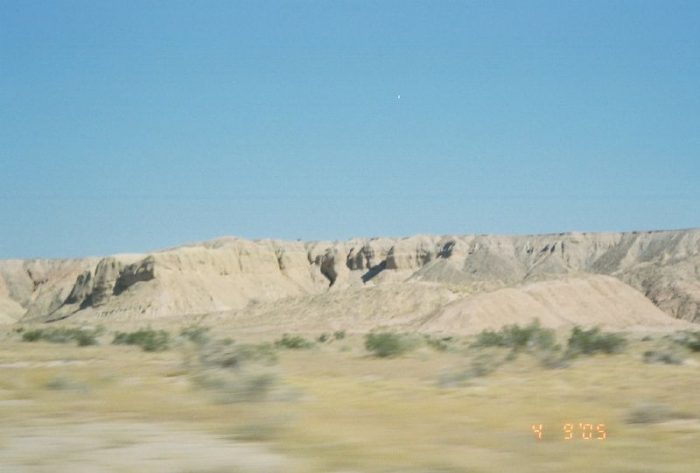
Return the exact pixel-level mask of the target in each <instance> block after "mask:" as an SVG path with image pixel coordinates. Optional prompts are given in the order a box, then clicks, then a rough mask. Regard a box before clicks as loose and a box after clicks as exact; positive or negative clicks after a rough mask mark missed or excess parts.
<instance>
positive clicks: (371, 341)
mask: <svg viewBox="0 0 700 473" xmlns="http://www.w3.org/2000/svg"><path fill="white" fill-rule="evenodd" d="M415 346H416V344H415V341H414V340H411V338H410V337H408V336H407V335H401V334H398V333H392V332H379V333H369V334H367V335H366V336H365V348H366V349H367V351H371V352H372V353H374V355H375V356H378V357H380V358H390V357H395V356H399V355H401V354H403V353H406V352H407V351H410V350H412V349H413V348H415Z"/></svg>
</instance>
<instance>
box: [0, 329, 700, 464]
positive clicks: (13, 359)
mask: <svg viewBox="0 0 700 473" xmlns="http://www.w3.org/2000/svg"><path fill="white" fill-rule="evenodd" d="M179 330H180V329H179V328H176V327H169V331H170V332H171V333H172V336H173V342H172V344H171V347H170V348H169V349H168V350H165V351H161V352H145V351H142V350H141V349H140V348H139V347H136V346H119V345H112V344H111V341H112V338H113V333H111V332H110V331H106V332H104V333H103V334H102V335H101V336H100V338H99V340H100V344H99V345H97V346H86V347H78V346H77V345H76V344H56V343H49V342H45V341H38V342H31V343H30V342H25V341H22V338H21V334H20V333H17V332H15V331H14V330H9V329H8V330H7V331H6V333H4V335H2V338H0V452H1V453H0V471H2V472H3V473H14V472H52V473H63V472H71V473H76V472H101V471H105V472H133V471H148V472H168V473H186V472H201V473H215V472H241V473H245V472H268V473H273V472H292V473H294V472H300V473H301V472H305V473H306V472H310V473H313V472H324V473H326V472H327V473H341V472H344V473H350V472H357V473H360V472H367V473H370V472H371V473H374V472H377V473H379V472H416V473H419V472H420V473H427V472H523V473H530V472H532V473H534V472H538V473H541V472H571V473H575V472H592V471H595V472H598V473H601V472H611V473H612V472H615V473H625V472H628V473H632V472H638V473H642V472H645V473H650V472H659V473H661V472H663V473H673V472H697V471H700V449H699V448H698V445H700V396H698V393H700V354H698V353H695V354H693V353H687V354H686V356H687V358H686V360H685V362H684V363H683V364H680V365H674V364H664V363H651V364H649V363H645V362H644V361H643V359H642V358H643V353H644V352H645V351H647V350H650V349H655V348H658V347H661V346H663V345H664V344H666V343H668V341H667V340H664V339H662V337H661V335H654V336H653V337H646V338H644V339H643V338H642V337H641V336H640V335H639V334H635V335H630V336H629V339H630V343H629V345H628V346H627V348H626V349H625V351H624V352H622V353H620V354H614V355H595V356H586V357H580V358H576V359H575V360H573V361H572V362H571V364H570V365H569V366H567V367H563V368H556V369H547V368H544V367H542V366H541V364H540V363H539V362H538V359H537V356H533V355H532V354H528V353H521V354H519V355H518V356H517V357H516V358H515V359H511V360H507V361H505V358H506V356H507V353H508V352H507V351H506V350H503V349H474V348H470V347H469V344H470V339H469V338H466V337H457V338H454V339H453V340H451V341H450V342H449V344H448V345H449V346H448V347H447V349H446V350H444V351H441V350H436V349H435V348H434V347H431V346H430V345H429V344H423V345H420V346H417V347H416V348H415V349H414V350H412V351H410V352H408V353H406V354H404V355H401V356H399V357H395V358H377V357H374V356H371V354H370V353H368V352H367V350H365V348H364V336H363V335H361V334H348V335H347V336H346V337H344V338H342V339H335V338H334V337H330V339H329V340H328V341H326V342H324V343H319V342H316V343H315V344H314V345H313V346H312V347H311V348H305V349H284V348H274V350H273V351H274V356H275V357H276V359H275V360H273V359H267V360H264V361H259V362H256V363H254V364H251V365H249V366H247V367H245V368H241V367H240V366H239V367H236V368H235V369H234V371H235V370H239V371H236V374H235V375H233V377H230V376H231V375H230V373H224V371H225V370H224V369H223V368H217V369H213V368H210V367H209V368H208V367H204V365H202V364H199V363H198V362H197V361H196V360H197V359H198V358H197V357H198V353H199V352H198V350H200V348H198V347H196V346H195V344H193V343H192V342H190V341H186V340H181V339H177V338H176V335H177V334H178V333H179ZM208 336H209V337H211V338H217V334H216V333H214V332H213V331H210V332H209V333H208ZM226 336H229V335H228V334H227V335H226ZM317 336H318V334H313V335H311V334H308V335H307V336H306V338H307V339H309V340H315V339H316V337H317ZM232 338H234V339H235V341H234V342H233V343H232V344H231V345H232V346H236V344H241V343H253V342H254V343H259V342H265V341H267V342H272V341H274V340H275V339H277V338H279V334H276V335H272V334H269V335H265V334H258V335H254V336H247V337H246V336H242V337H241V339H240V340H239V339H238V338H237V337H236V336H235V334H234V335H233V337H232ZM193 360H194V361H193ZM495 360H504V362H503V364H502V365H500V366H498V367H495V364H496V361H495ZM475 363H476V364H480V366H482V365H489V363H490V364H491V365H492V366H491V367H492V368H494V367H495V368H496V369H495V371H493V372H491V373H486V374H483V375H473V374H472V375H469V374H466V373H470V369H472V368H473V367H474V366H475ZM229 371H230V370H229ZM485 371H489V370H488V369H486V370H485ZM202 372H206V376H205V378H206V379H205V380H204V381H203V379H202V376H201V375H202ZM260 373H262V374H260ZM259 374H260V376H258V375H259ZM217 376H221V379H222V380H224V381H221V382H217V378H216V377H217ZM227 376H228V377H229V378H227ZM256 376H258V377H257V378H256ZM227 380H229V381H230V380H233V381H232V382H233V384H231V382H229V381H227ZM236 380H239V381H240V383H241V385H244V387H243V388H241V389H242V390H243V391H241V389H238V388H236V387H235V382H236ZM232 386H234V387H232ZM569 423H570V424H574V427H575V428H574V431H573V433H572V436H573V438H572V439H571V440H565V439H564V437H565V435H566V433H565V432H564V430H563V428H564V425H565V424H569ZM580 423H581V424H592V425H593V426H598V425H599V424H604V425H605V427H604V428H603V427H600V430H604V431H605V433H606V438H605V439H604V440H602V439H599V438H598V437H600V436H601V435H602V434H598V433H596V432H595V431H594V433H593V435H592V438H591V439H590V440H588V439H584V438H583V434H582V432H581V429H580V427H579V424H580ZM533 424H536V425H539V424H542V425H543V428H544V431H543V432H544V434H543V438H542V440H538V439H537V438H536V435H535V433H534V432H533V430H532V425H533ZM594 429H595V427H594Z"/></svg>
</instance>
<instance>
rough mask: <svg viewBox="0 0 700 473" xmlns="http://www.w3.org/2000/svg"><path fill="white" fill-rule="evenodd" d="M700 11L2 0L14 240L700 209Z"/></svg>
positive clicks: (252, 233)
mask: <svg viewBox="0 0 700 473" xmlns="http://www.w3.org/2000/svg"><path fill="white" fill-rule="evenodd" d="M699 24H700V2H694V1H688V2H674V1H668V2H666V1H664V2H662V1H656V2H645V1H626V2H623V1H591V0H586V1H578V2H575V1H551V2H541V1H512V2H504V1H488V2H487V1H461V2H416V1H381V2H366V1H359V0H358V1H344V2H340V1H330V2H329V1H313V2H312V1H277V2H265V1H249V2H234V1H225V2H213V1H210V2H204V1H201V2H178V1H163V2H144V1H119V2H116V1H114V2H93V1H90V2H87V1H85V2H82V1H64V2H61V1H53V2H42V1H16V2H14V1H8V0H0V222H2V227H1V229H0V258H19V257H22V258H27V257H71V256H84V255H103V254H109V253H115V252H129V251H134V252H137V251H139V252H140V251H150V250H155V249H158V248H162V247H168V246H173V245H177V244H181V243H186V242H191V241H199V240H205V239H209V238H214V237H217V236H221V235H237V236H242V237H248V238H282V239H297V238H302V239H345V238H350V237H356V236H366V237H371V236H377V235H394V236H404V235H411V234H415V233H432V234H447V233H453V234H454V233H456V234H470V233H542V232H560V231H573V230H578V231H622V230H636V229H640V230H642V229H670V228H686V227H697V226H700V208H699V207H700V206H699V204H700V186H699V185H698V183H700V28H698V25H699ZM399 95H400V96H401V98H400V99H399V98H398V96H399Z"/></svg>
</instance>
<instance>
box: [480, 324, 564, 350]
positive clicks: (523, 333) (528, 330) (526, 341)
mask: <svg viewBox="0 0 700 473" xmlns="http://www.w3.org/2000/svg"><path fill="white" fill-rule="evenodd" d="M555 344H556V336H555V334H554V330H551V329H547V328H543V327H541V326H540V323H539V321H537V320H535V321H534V322H532V323H530V324H529V325H527V326H525V327H520V326H519V325H508V326H506V327H503V328H501V329H500V330H499V331H497V332H496V331H493V330H484V331H483V332H481V333H480V334H479V335H477V338H476V341H475V342H474V343H473V345H472V346H474V347H502V348H510V349H512V350H515V351H520V350H524V349H530V350H532V349H550V348H552V347H554V345H555Z"/></svg>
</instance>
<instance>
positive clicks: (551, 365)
mask: <svg viewBox="0 0 700 473" xmlns="http://www.w3.org/2000/svg"><path fill="white" fill-rule="evenodd" d="M536 356H537V359H538V361H539V363H540V366H542V367H543V368H546V369H550V370H552V369H561V368H566V367H568V366H569V365H570V360H571V358H570V357H569V356H568V354H567V353H564V352H562V349H561V346H559V345H555V346H554V347H552V348H551V349H549V350H542V351H541V352H539V353H538V354H537V355H536Z"/></svg>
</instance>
